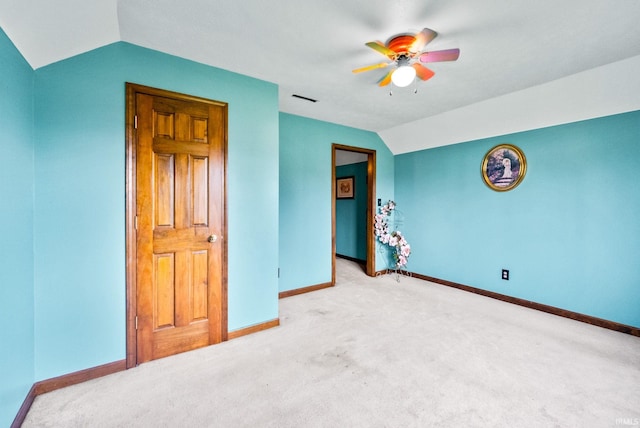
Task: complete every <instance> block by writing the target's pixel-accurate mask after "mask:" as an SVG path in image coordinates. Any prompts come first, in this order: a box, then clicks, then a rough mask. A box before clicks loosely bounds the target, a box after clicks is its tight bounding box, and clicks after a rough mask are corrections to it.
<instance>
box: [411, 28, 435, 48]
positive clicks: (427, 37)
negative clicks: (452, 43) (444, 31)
mask: <svg viewBox="0 0 640 428" xmlns="http://www.w3.org/2000/svg"><path fill="white" fill-rule="evenodd" d="M437 36H438V33H436V32H435V31H433V30H431V29H429V28H423V29H422V31H420V32H419V33H418V34H416V40H415V41H414V42H413V43H412V44H411V47H410V48H409V52H412V53H418V52H420V51H421V50H422V48H424V47H425V46H426V45H427V44H428V43H429V42H430V41H431V40H433V39H435V38H436V37H437Z"/></svg>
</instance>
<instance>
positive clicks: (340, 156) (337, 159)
mask: <svg viewBox="0 0 640 428" xmlns="http://www.w3.org/2000/svg"><path fill="white" fill-rule="evenodd" d="M331 150H332V156H331V248H332V250H331V251H332V253H331V284H332V285H335V283H336V245H337V240H336V224H337V214H336V206H337V200H338V199H337V198H338V194H339V193H340V194H341V196H345V197H346V198H349V197H350V196H351V194H350V193H349V189H348V186H347V187H345V188H344V190H346V191H347V192H346V194H344V195H343V194H342V191H341V190H340V189H338V188H337V185H338V179H341V178H344V177H337V175H336V167H337V166H340V164H344V163H345V162H346V163H348V162H349V161H344V159H347V158H349V159H352V161H351V162H353V161H355V162H356V163H361V162H366V172H365V173H364V175H366V183H361V182H358V181H357V180H355V179H354V180H353V181H351V180H347V181H346V183H347V184H349V183H351V186H353V187H352V188H351V191H355V192H358V191H360V192H362V190H363V189H365V190H366V202H365V205H366V207H365V208H364V210H365V213H364V218H365V229H366V231H365V232H364V239H365V247H366V249H365V273H366V274H367V275H368V276H375V273H376V272H375V266H376V261H375V239H374V232H373V217H374V213H375V209H376V208H375V195H376V151H375V150H371V149H364V148H361V147H352V146H345V145H341V144H333V145H332V148H331ZM340 181H341V184H342V183H343V180H340Z"/></svg>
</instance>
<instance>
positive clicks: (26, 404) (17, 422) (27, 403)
mask: <svg viewBox="0 0 640 428" xmlns="http://www.w3.org/2000/svg"><path fill="white" fill-rule="evenodd" d="M35 399H36V386H35V385H32V386H31V389H30V390H29V392H28V393H27V397H26V398H25V399H24V401H23V402H22V406H20V410H18V414H17V415H16V417H15V419H14V420H13V422H12V423H11V428H20V427H21V426H22V423H23V422H24V419H25V418H26V417H27V413H29V409H30V408H31V405H32V404H33V400H35Z"/></svg>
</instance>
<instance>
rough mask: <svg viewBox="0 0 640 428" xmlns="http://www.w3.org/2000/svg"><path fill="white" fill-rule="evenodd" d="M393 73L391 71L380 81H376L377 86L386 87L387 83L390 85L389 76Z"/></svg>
mask: <svg viewBox="0 0 640 428" xmlns="http://www.w3.org/2000/svg"><path fill="white" fill-rule="evenodd" d="M394 71H395V70H391V71H390V72H388V73H387V74H385V75H384V77H383V78H382V79H380V80H378V86H387V85H388V84H389V83H391V75H392V74H393V72H394Z"/></svg>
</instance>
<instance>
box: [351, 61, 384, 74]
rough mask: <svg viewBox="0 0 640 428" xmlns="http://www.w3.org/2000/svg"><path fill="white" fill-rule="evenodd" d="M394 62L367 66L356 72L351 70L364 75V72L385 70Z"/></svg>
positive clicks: (354, 71)
mask: <svg viewBox="0 0 640 428" xmlns="http://www.w3.org/2000/svg"><path fill="white" fill-rule="evenodd" d="M391 64H393V63H392V62H381V63H380V64H373V65H367V66H366V67H360V68H356V69H355V70H351V71H352V72H353V73H362V72H363V71H369V70H375V69H376V68H384V67H388V66H390V65H391Z"/></svg>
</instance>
